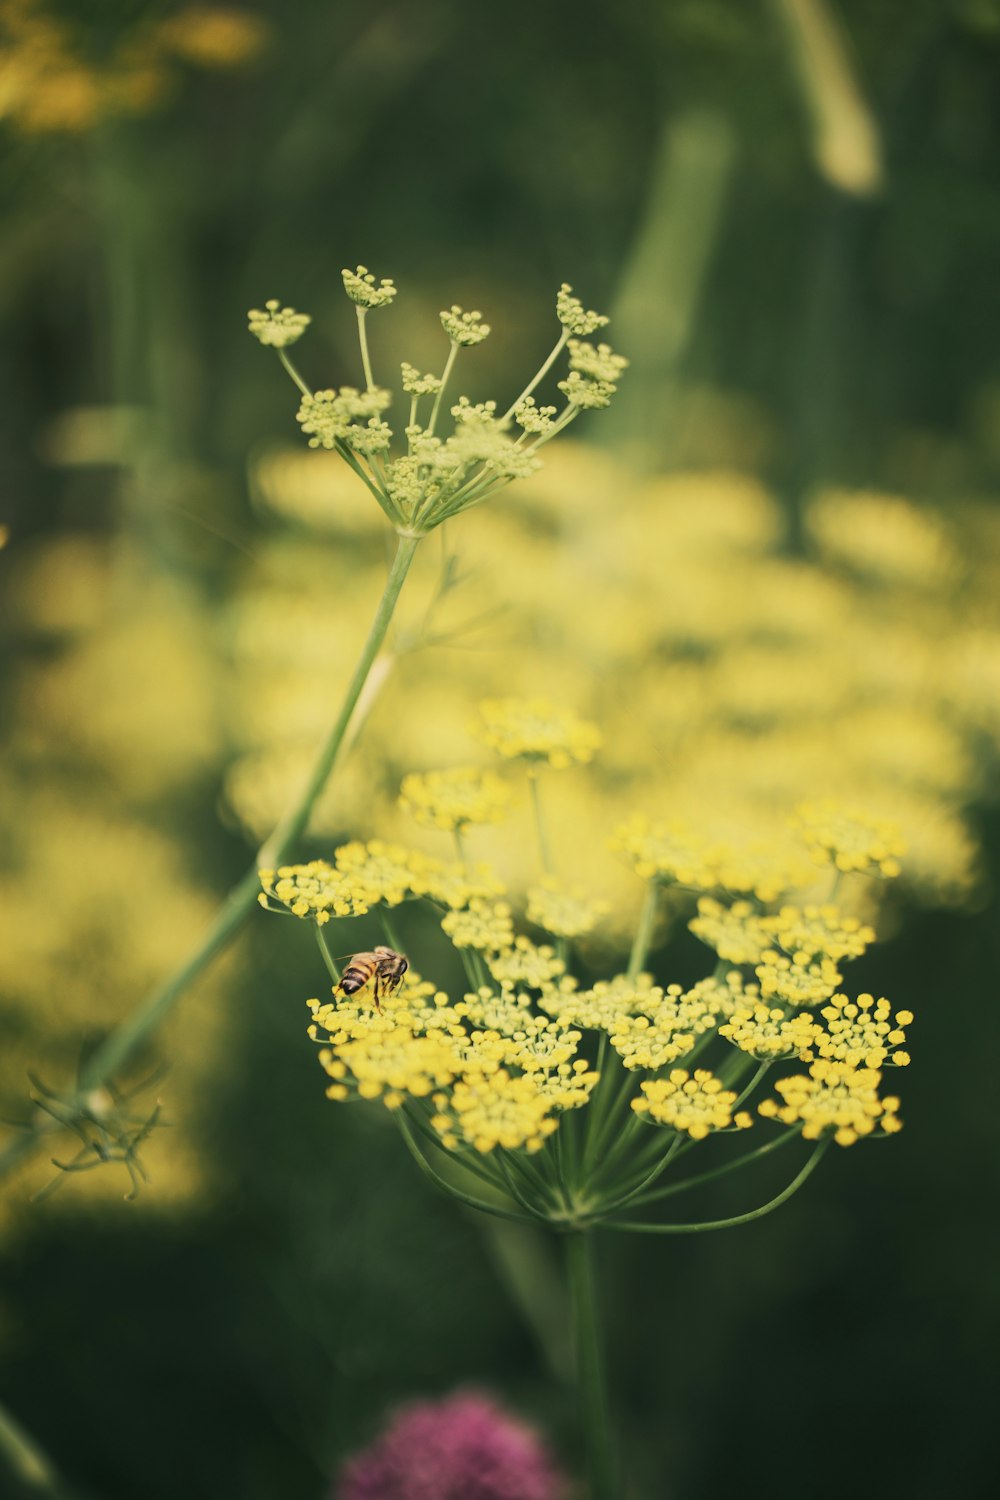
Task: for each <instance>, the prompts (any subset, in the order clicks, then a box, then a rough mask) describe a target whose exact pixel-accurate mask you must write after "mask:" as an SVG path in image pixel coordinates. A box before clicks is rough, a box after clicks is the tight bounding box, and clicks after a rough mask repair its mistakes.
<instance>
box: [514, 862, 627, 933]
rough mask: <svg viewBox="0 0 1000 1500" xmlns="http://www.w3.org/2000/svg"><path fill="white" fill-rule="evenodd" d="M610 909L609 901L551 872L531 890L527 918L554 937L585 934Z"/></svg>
mask: <svg viewBox="0 0 1000 1500" xmlns="http://www.w3.org/2000/svg"><path fill="white" fill-rule="evenodd" d="M610 909H611V907H610V903H609V902H607V901H600V900H595V899H593V898H591V897H589V896H587V895H586V894H585V892H584V891H583V890H582V889H581V888H580V887H578V886H577V887H573V888H572V889H569V888H567V887H565V886H563V885H561V884H560V882H559V881H558V880H556V879H555V877H554V876H551V875H547V876H546V877H545V878H544V879H543V880H542V882H541V884H539V885H536V886H533V887H532V888H531V889H530V890H529V891H528V913H527V915H528V921H529V922H534V923H536V925H537V926H539V927H544V928H545V930H546V932H551V933H552V934H553V936H555V937H563V938H575V937H583V936H584V935H585V934H586V933H588V932H591V931H592V930H593V928H594V927H595V926H596V925H597V923H598V922H599V921H600V919H601V918H602V917H603V916H606V915H607V913H608V912H609V911H610Z"/></svg>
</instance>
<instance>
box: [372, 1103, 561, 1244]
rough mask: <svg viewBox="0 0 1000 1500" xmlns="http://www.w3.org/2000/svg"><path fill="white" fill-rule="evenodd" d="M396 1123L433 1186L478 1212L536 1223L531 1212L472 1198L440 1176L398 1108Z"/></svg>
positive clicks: (520, 1221)
mask: <svg viewBox="0 0 1000 1500" xmlns="http://www.w3.org/2000/svg"><path fill="white" fill-rule="evenodd" d="M395 1117H396V1123H397V1124H398V1125H399V1129H400V1132H401V1134H402V1137H403V1140H404V1141H405V1142H406V1144H407V1146H408V1147H409V1151H410V1155H411V1156H412V1157H413V1160H414V1161H415V1162H416V1164H417V1166H418V1167H419V1168H420V1170H421V1172H423V1174H424V1176H425V1177H426V1178H427V1179H428V1180H429V1181H430V1182H433V1184H434V1186H435V1187H438V1188H440V1189H441V1191H442V1192H445V1193H447V1194H448V1196H449V1197H450V1198H457V1199H458V1201H459V1202H460V1203H464V1204H466V1206H467V1207H468V1208H477V1209H478V1210H479V1211H480V1213H484V1214H493V1215H494V1216H495V1217H496V1218H498V1219H513V1220H515V1222H517V1223H518V1224H537V1223H538V1219H537V1218H536V1217H534V1216H533V1215H531V1214H523V1213H516V1212H515V1211H514V1210H513V1209H510V1208H503V1207H501V1205H500V1204H498V1203H487V1202H486V1201H485V1199H483V1198H474V1197H473V1196H472V1194H471V1193H465V1192H463V1191H462V1189H461V1188H457V1187H455V1185H454V1183H451V1182H449V1181H448V1179H447V1178H446V1177H442V1176H441V1174H440V1172H436V1171H435V1170H434V1168H433V1167H432V1166H431V1164H430V1162H429V1161H428V1160H427V1158H426V1156H425V1155H424V1153H423V1152H422V1151H421V1149H420V1147H419V1146H418V1145H417V1143H416V1141H415V1140H414V1137H413V1131H412V1130H411V1128H410V1122H409V1121H408V1120H407V1119H406V1117H405V1115H403V1113H402V1112H401V1111H400V1110H396V1111H395Z"/></svg>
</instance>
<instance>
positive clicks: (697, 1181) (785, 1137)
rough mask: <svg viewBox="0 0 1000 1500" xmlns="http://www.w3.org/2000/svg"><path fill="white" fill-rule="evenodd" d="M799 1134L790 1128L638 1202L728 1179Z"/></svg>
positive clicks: (644, 1194) (649, 1200)
mask: <svg viewBox="0 0 1000 1500" xmlns="http://www.w3.org/2000/svg"><path fill="white" fill-rule="evenodd" d="M798 1134H799V1127H798V1126H797V1125H792V1126H790V1127H789V1128H788V1129H787V1130H785V1131H783V1132H782V1134H781V1135H779V1136H775V1138H774V1139H773V1140H771V1141H768V1142H767V1143H766V1145H763V1146H757V1147H756V1149H755V1150H753V1151H745V1152H744V1153H743V1155H742V1156H736V1157H734V1158H733V1159H732V1160H731V1161H727V1162H723V1163H722V1165H721V1166H719V1167H712V1168H710V1170H709V1171H707V1172H699V1173H697V1175H696V1176H694V1177H685V1178H684V1179H683V1181H681V1182H668V1183H667V1184H666V1185H665V1186H664V1187H661V1188H656V1190H655V1191H654V1192H651V1193H643V1194H642V1196H641V1198H640V1199H639V1200H638V1201H639V1202H640V1203H654V1202H655V1201H656V1200H657V1199H659V1198H672V1197H673V1196H674V1194H675V1193H686V1192H687V1191H688V1189H689V1188H695V1187H701V1185H702V1183H705V1182H712V1181H714V1179H715V1178H716V1177H726V1176H728V1174H729V1173H730V1172H738V1171H739V1169H740V1168H741V1167H745V1166H746V1165H747V1163H748V1162H752V1161H759V1160H760V1159H761V1157H763V1156H769V1155H770V1154H771V1152H772V1151H777V1150H778V1148H779V1147H780V1146H787V1145H788V1143H789V1141H793V1140H795V1138H796V1136H798Z"/></svg>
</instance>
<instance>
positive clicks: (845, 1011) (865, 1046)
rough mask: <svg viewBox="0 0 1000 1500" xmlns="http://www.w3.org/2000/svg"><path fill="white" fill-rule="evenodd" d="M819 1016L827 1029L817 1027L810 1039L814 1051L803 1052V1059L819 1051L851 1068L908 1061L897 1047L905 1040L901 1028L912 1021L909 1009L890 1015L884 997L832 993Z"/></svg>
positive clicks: (820, 1054)
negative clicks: (856, 996) (850, 996)
mask: <svg viewBox="0 0 1000 1500" xmlns="http://www.w3.org/2000/svg"><path fill="white" fill-rule="evenodd" d="M820 1015H821V1016H822V1017H823V1019H824V1020H825V1022H826V1030H825V1031H824V1030H823V1029H822V1028H821V1027H817V1029H816V1034H815V1036H814V1037H813V1040H812V1045H813V1048H814V1049H815V1050H814V1052H804V1053H803V1059H804V1060H805V1061H811V1060H812V1057H813V1056H814V1055H816V1054H818V1055H819V1056H820V1057H826V1058H833V1059H836V1060H837V1061H838V1062H844V1063H847V1064H848V1066H850V1067H852V1068H860V1067H865V1068H882V1067H884V1066H885V1064H886V1063H891V1064H894V1065H895V1066H896V1067H897V1068H905V1067H906V1066H907V1065H908V1064H909V1061H910V1055H909V1053H908V1052H903V1051H901V1050H900V1049H901V1048H902V1046H903V1044H904V1043H905V1041H906V1032H905V1030H904V1029H903V1028H904V1027H906V1026H909V1025H911V1024H912V1022H913V1012H912V1011H909V1010H898V1011H897V1012H896V1014H895V1016H894V1017H893V1015H892V1010H891V1007H890V1005H889V1002H888V1000H886V999H884V998H883V999H881V1000H876V999H875V997H874V995H868V994H864V995H859V996H858V998H857V999H856V1000H851V999H850V998H849V996H847V995H834V996H833V998H832V999H831V1001H830V1003H829V1005H824V1007H823V1009H822V1010H821V1011H820Z"/></svg>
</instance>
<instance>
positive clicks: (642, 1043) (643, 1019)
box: [608, 1013, 695, 1073]
mask: <svg viewBox="0 0 1000 1500" xmlns="http://www.w3.org/2000/svg"><path fill="white" fill-rule="evenodd" d="M608 1035H609V1037H610V1040H611V1045H612V1047H614V1049H615V1051H616V1052H617V1053H618V1056H619V1057H620V1058H621V1060H622V1062H623V1063H624V1064H625V1066H626V1068H628V1069H629V1070H630V1071H635V1070H637V1069H639V1068H642V1069H645V1070H647V1071H649V1072H652V1073H655V1072H656V1071H657V1069H658V1068H663V1067H665V1066H666V1065H667V1063H672V1062H676V1061H677V1059H678V1058H679V1057H686V1056H687V1054H688V1053H689V1052H690V1051H691V1049H692V1047H693V1046H694V1043H695V1038H694V1033H693V1032H691V1031H685V1030H684V1029H683V1026H682V1023H681V1021H680V1020H679V1018H677V1017H675V1016H672V1015H670V1014H669V1013H667V1014H660V1013H657V1015H656V1016H620V1017H619V1018H618V1020H617V1021H616V1022H615V1023H614V1025H613V1026H609V1027H608Z"/></svg>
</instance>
